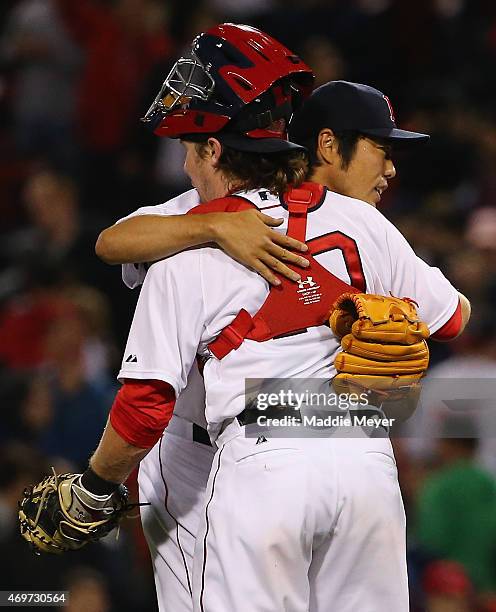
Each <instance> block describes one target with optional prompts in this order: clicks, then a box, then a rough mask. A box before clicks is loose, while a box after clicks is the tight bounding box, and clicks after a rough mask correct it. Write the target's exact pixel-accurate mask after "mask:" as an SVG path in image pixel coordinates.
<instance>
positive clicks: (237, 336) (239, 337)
mask: <svg viewBox="0 0 496 612" xmlns="http://www.w3.org/2000/svg"><path fill="white" fill-rule="evenodd" d="M324 197H325V188H324V187H323V186H322V185H317V184H316V183H303V185H302V186H301V187H299V188H298V189H296V188H294V189H290V190H289V191H288V192H287V193H285V194H284V198H283V200H284V205H285V206H287V209H288V212H289V219H288V231H287V235H288V236H291V237H292V238H296V239H297V240H301V241H302V242H305V238H306V227H307V214H308V212H309V211H311V210H312V209H314V208H317V207H318V206H319V205H320V204H321V203H322V201H323V198H324ZM248 208H256V206H255V205H254V204H253V203H252V202H250V201H249V200H246V199H244V198H242V197H239V196H228V197H225V198H219V199H217V200H212V201H211V202H208V203H207V204H200V205H199V206H196V207H195V208H193V209H191V210H190V211H189V214H199V213H200V214H201V213H207V212H236V211H241V210H246V209H248ZM305 257H306V258H307V259H308V260H309V262H310V265H309V266H308V268H305V269H304V271H303V273H302V278H301V281H300V282H299V283H295V282H294V281H291V280H289V279H287V278H282V279H281V284H280V285H279V286H277V287H273V286H272V287H271V288H270V292H269V295H268V296H267V298H266V300H265V302H264V303H263V304H262V307H261V308H260V310H259V311H258V312H257V313H256V314H255V315H253V316H251V315H250V314H249V313H248V312H247V311H246V310H244V309H242V310H240V311H239V313H238V314H237V316H236V317H235V318H234V320H233V321H232V322H231V323H230V324H229V325H228V326H227V327H225V328H224V329H223V330H222V332H221V333H220V334H219V336H218V337H217V338H216V339H215V340H214V341H213V342H212V343H211V344H210V345H209V347H208V348H209V350H210V351H211V353H212V354H213V355H214V356H215V357H217V359H222V358H223V357H225V356H226V355H228V354H229V353H230V352H231V351H233V350H236V349H237V348H239V347H240V346H241V343H242V342H243V340H244V339H245V338H248V339H249V340H255V341H257V342H264V341H265V340H270V339H272V338H278V337H281V336H289V335H292V334H294V333H297V332H301V331H306V329H307V328H308V327H314V326H317V325H326V324H327V321H328V318H329V313H330V309H331V306H332V304H333V303H334V302H335V301H336V299H337V298H338V297H339V296H340V295H342V294H343V293H359V289H356V288H355V287H352V286H351V285H349V284H348V283H345V282H344V281H342V280H340V279H339V278H338V277H337V276H335V275H334V274H332V273H331V272H329V270H326V268H324V267H323V266H321V265H320V264H319V263H318V261H316V259H315V258H314V257H313V254H312V245H310V248H309V250H308V251H307V252H306V253H305ZM290 267H291V268H292V269H296V268H293V267H292V266H290ZM360 290H362V291H364V290H365V287H361V289H360Z"/></svg>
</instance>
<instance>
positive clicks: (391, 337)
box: [329, 293, 429, 397]
mask: <svg viewBox="0 0 496 612" xmlns="http://www.w3.org/2000/svg"><path fill="white" fill-rule="evenodd" d="M329 323H330V326H331V329H332V330H333V332H334V333H335V334H336V336H338V338H341V347H342V349H343V350H342V351H341V352H340V353H338V354H337V356H336V358H335V360H334V366H335V368H336V370H337V372H338V374H337V376H336V377H335V378H334V380H333V386H334V388H335V390H337V391H338V392H350V391H351V390H353V391H356V387H358V388H362V389H363V388H365V389H370V390H373V391H377V392H379V393H384V394H386V395H387V394H388V392H390V391H392V392H394V393H396V396H395V397H397V394H398V392H399V391H401V390H407V389H409V388H410V387H411V386H412V385H415V384H416V383H418V381H419V380H420V379H421V378H422V376H423V375H424V373H425V371H426V369H427V367H428V365H429V349H428V347H427V343H426V341H425V339H426V338H428V337H429V330H428V328H427V325H426V324H425V323H423V322H422V321H420V319H419V317H418V315H417V310H416V308H415V305H414V302H413V301H412V300H410V299H408V298H404V299H400V298H395V297H386V296H382V295H368V294H366V293H355V294H352V293H345V294H343V295H342V296H341V297H340V298H338V300H337V301H336V302H335V304H334V306H333V310H332V313H331V317H330V319H329ZM350 387H355V388H354V389H350Z"/></svg>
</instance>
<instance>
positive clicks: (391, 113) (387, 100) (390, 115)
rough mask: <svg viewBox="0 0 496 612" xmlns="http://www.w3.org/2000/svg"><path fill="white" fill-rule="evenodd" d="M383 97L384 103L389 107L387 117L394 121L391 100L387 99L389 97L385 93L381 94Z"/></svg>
mask: <svg viewBox="0 0 496 612" xmlns="http://www.w3.org/2000/svg"><path fill="white" fill-rule="evenodd" d="M382 97H383V98H384V100H386V104H387V105H388V108H389V118H390V119H391V121H392V122H393V123H396V119H395V118H394V110H393V105H392V104H391V101H390V100H389V98H388V97H387V96H385V95H383V96H382Z"/></svg>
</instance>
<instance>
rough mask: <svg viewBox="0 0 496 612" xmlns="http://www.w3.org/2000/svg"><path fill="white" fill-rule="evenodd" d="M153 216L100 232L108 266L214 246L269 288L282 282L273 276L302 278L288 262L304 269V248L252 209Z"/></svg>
mask: <svg viewBox="0 0 496 612" xmlns="http://www.w3.org/2000/svg"><path fill="white" fill-rule="evenodd" d="M142 210H144V209H142ZM157 212H158V211H157ZM154 213H155V211H154V207H149V209H147V213H141V214H137V215H135V216H131V217H128V218H126V219H124V220H122V221H121V222H119V223H116V224H115V225H112V226H111V227H108V228H107V229H105V230H103V231H102V232H101V234H100V235H99V237H98V240H97V243H96V246H95V251H96V254H97V255H98V257H99V258H100V259H102V260H103V261H105V262H106V263H109V264H130V263H135V264H139V263H147V262H154V261H158V260H160V259H164V258H166V257H169V256H171V255H174V254H176V253H179V252H181V251H184V250H186V249H189V248H192V247H196V246H200V245H208V244H211V243H214V244H217V245H218V246H219V247H221V248H222V249H223V250H224V251H225V252H226V253H227V254H228V255H230V256H231V257H232V258H233V259H236V260H237V261H239V262H240V263H242V264H243V265H245V266H246V267H248V268H250V269H252V270H255V271H256V272H258V273H259V274H260V275H261V276H263V278H265V280H267V281H268V282H269V283H271V284H273V285H277V284H280V281H279V279H278V278H277V276H276V275H275V273H279V274H282V275H283V276H286V277H287V278H290V279H291V280H294V281H297V280H299V279H300V274H299V273H297V272H295V271H294V270H292V269H291V268H290V267H288V265H287V264H293V265H297V266H301V267H305V266H307V265H308V262H307V260H306V259H305V258H304V257H301V256H300V255H299V254H298V252H304V251H306V250H307V247H306V245H305V244H303V243H302V242H300V241H298V240H295V239H294V238H291V237H289V236H285V235H283V234H280V233H278V232H276V231H274V229H273V228H274V227H277V226H279V225H280V224H281V223H282V220H281V219H274V218H273V217H271V216H270V215H265V214H263V213H261V212H260V211H258V210H256V209H252V210H243V211H239V212H229V213H224V212H211V213H205V214H197V215H185V214H173V215H165V214H160V215H159V214H154Z"/></svg>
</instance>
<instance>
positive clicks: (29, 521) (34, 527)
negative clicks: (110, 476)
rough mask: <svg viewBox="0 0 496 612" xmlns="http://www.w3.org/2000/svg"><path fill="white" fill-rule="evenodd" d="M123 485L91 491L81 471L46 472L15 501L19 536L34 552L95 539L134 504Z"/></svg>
mask: <svg viewBox="0 0 496 612" xmlns="http://www.w3.org/2000/svg"><path fill="white" fill-rule="evenodd" d="M127 498H128V491H127V489H126V487H125V486H124V485H120V486H119V487H118V488H117V490H116V491H115V492H114V493H112V494H110V495H94V494H93V493H90V492H89V491H88V490H87V489H86V488H85V487H84V486H83V485H82V484H81V474H61V475H59V476H58V475H57V474H56V473H55V470H54V472H53V475H51V476H47V477H46V478H44V479H43V480H42V481H41V482H40V483H38V484H37V485H35V486H33V487H29V488H27V489H25V490H24V495H23V499H22V501H20V502H19V522H20V529H21V535H22V537H23V538H24V539H25V540H26V541H27V542H28V543H29V544H30V545H31V547H32V549H33V550H34V552H35V553H36V554H40V553H42V552H46V553H54V554H61V553H64V552H66V551H68V550H77V549H79V548H82V547H83V546H84V545H85V544H87V543H88V542H95V541H97V540H100V539H101V538H103V537H104V536H106V535H107V534H108V533H109V532H110V531H112V529H114V527H117V526H118V525H119V523H120V521H121V520H122V518H123V517H124V516H126V514H127V513H128V511H129V510H130V509H131V508H134V507H136V506H137V504H128V501H127Z"/></svg>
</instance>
